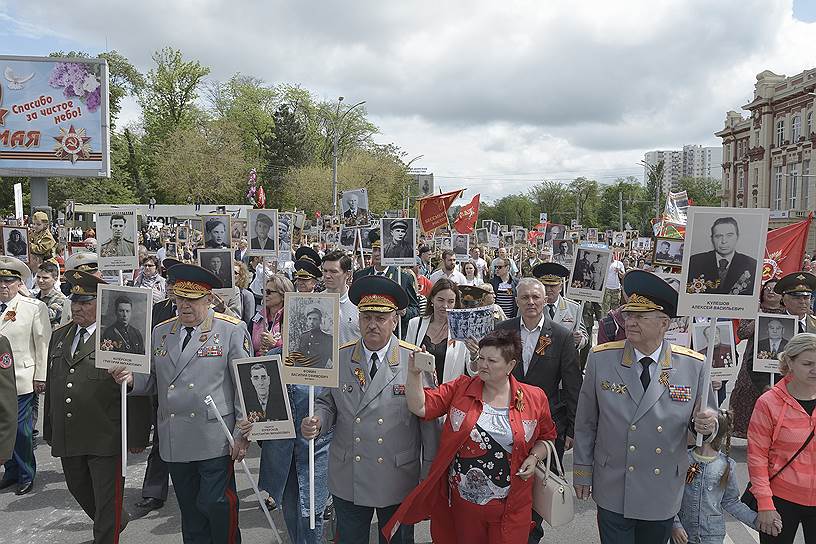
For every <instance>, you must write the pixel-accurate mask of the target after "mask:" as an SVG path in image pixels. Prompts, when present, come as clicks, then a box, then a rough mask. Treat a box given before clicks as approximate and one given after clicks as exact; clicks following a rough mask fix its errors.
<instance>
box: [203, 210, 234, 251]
mask: <svg viewBox="0 0 816 544" xmlns="http://www.w3.org/2000/svg"><path fill="white" fill-rule="evenodd" d="M201 219H202V221H203V222H204V247H205V248H207V249H224V248H229V247H231V246H232V227H231V226H230V221H231V220H232V219H231V217H230V216H229V215H227V214H208V215H202V216H201Z"/></svg>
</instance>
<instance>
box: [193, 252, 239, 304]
mask: <svg viewBox="0 0 816 544" xmlns="http://www.w3.org/2000/svg"><path fill="white" fill-rule="evenodd" d="M198 266H200V267H201V268H206V269H207V270H209V271H210V272H212V273H213V274H214V275H215V276H216V277H217V278H218V279H220V280H221V282H222V283H223V284H224V286H223V287H222V288H221V289H213V293H215V294H216V295H218V296H220V297H223V296H227V297H229V296H231V295H232V288H233V287H235V278H234V275H235V268H234V267H233V266H232V250H231V249H199V250H198Z"/></svg>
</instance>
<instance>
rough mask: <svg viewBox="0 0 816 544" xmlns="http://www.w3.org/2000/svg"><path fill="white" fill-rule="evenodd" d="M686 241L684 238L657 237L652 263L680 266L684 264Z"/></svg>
mask: <svg viewBox="0 0 816 544" xmlns="http://www.w3.org/2000/svg"><path fill="white" fill-rule="evenodd" d="M685 245H686V242H685V240H683V239H682V238H656V239H655V244H654V253H653V254H652V264H654V265H655V266H670V267H673V268H679V267H680V266H682V264H683V253H684V248H685Z"/></svg>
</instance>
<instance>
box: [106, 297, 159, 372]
mask: <svg viewBox="0 0 816 544" xmlns="http://www.w3.org/2000/svg"><path fill="white" fill-rule="evenodd" d="M152 309H153V294H152V293H151V291H150V290H149V289H143V288H141V287H123V286H120V285H105V284H101V285H99V286H98V288H97V297H96V311H97V314H96V315H98V316H99V317H98V320H97V327H99V334H97V335H96V366H97V368H111V367H112V366H125V367H127V368H128V369H129V370H131V371H133V372H140V373H143V374H147V373H150V332H151V330H152V327H151V325H152V324H151V313H152V312H151V310H152Z"/></svg>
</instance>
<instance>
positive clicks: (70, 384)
mask: <svg viewBox="0 0 816 544" xmlns="http://www.w3.org/2000/svg"><path fill="white" fill-rule="evenodd" d="M73 386H74V384H72V383H71V382H68V383H66V384H65V387H67V388H68V389H71V388H72V387H73Z"/></svg>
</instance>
